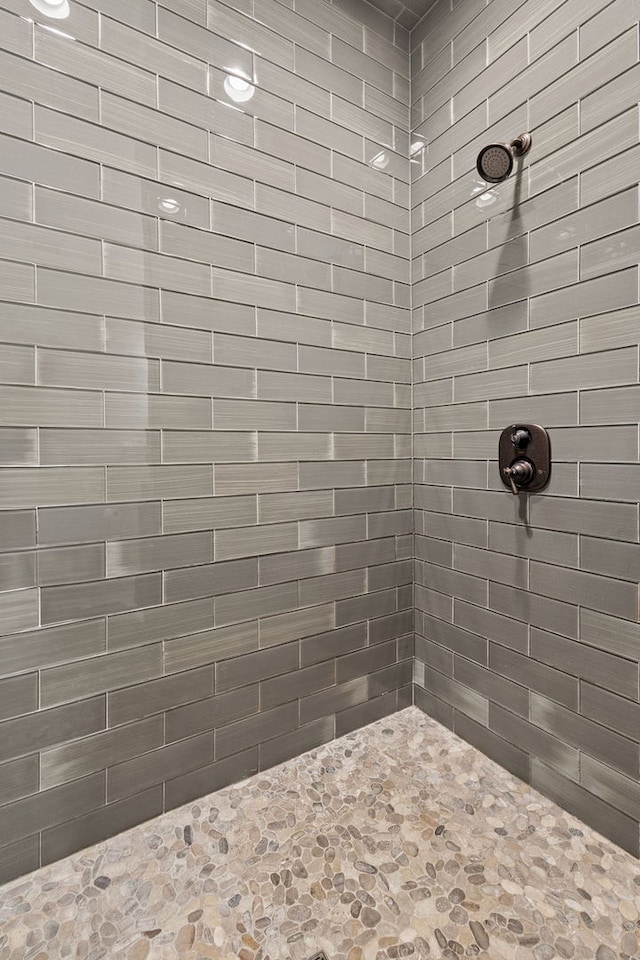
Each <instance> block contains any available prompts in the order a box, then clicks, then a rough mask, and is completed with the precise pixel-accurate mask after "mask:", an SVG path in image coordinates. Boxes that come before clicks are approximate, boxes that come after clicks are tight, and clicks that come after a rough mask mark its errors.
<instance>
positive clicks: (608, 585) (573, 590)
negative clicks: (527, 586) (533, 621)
mask: <svg viewBox="0 0 640 960" xmlns="http://www.w3.org/2000/svg"><path fill="white" fill-rule="evenodd" d="M531 589H532V590H534V591H535V592H536V593H540V594H542V595H543V596H547V597H551V598H552V599H556V600H564V601H569V602H573V603H575V602H578V603H580V604H581V605H583V606H585V607H589V608H590V609H594V610H601V611H602V612H603V613H613V614H618V615H619V616H625V617H627V619H629V618H634V617H635V616H636V615H637V606H638V598H637V590H636V589H635V588H634V586H633V585H632V584H630V583H628V582H625V581H621V580H614V579H612V578H610V577H600V576H597V575H596V574H592V573H582V572H578V571H573V570H567V569H565V568H562V567H552V566H550V565H548V564H543V563H538V562H537V561H534V562H532V564H531Z"/></svg>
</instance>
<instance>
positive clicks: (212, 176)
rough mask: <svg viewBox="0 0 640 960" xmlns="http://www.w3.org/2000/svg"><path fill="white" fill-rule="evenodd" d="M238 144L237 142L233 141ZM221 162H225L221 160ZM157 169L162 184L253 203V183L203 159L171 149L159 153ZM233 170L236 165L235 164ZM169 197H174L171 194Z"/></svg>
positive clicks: (227, 200)
mask: <svg viewBox="0 0 640 960" xmlns="http://www.w3.org/2000/svg"><path fill="white" fill-rule="evenodd" d="M233 146H234V147H236V148H237V147H238V146H239V145H238V144H233ZM220 163H221V165H222V164H223V161H222V160H220ZM158 169H159V173H160V179H161V181H162V182H163V183H168V184H171V185H174V184H175V185H176V186H178V187H182V188H184V189H186V190H189V191H193V192H194V193H196V194H199V195H201V196H203V197H211V199H212V200H221V201H223V202H224V203H237V204H240V205H242V206H252V205H253V184H252V183H251V182H250V181H249V180H247V178H246V176H243V175H242V174H240V173H235V172H234V173H231V172H229V170H226V169H219V168H218V167H215V166H211V165H210V164H208V163H203V162H202V161H201V160H198V159H192V158H191V157H183V156H181V155H179V154H177V153H171V152H170V151H169V150H164V149H161V150H160V152H159V159H158ZM232 169H233V170H235V169H236V167H235V166H234V167H232ZM169 199H171V200H173V197H172V196H170V197H169Z"/></svg>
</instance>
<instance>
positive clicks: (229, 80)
mask: <svg viewBox="0 0 640 960" xmlns="http://www.w3.org/2000/svg"><path fill="white" fill-rule="evenodd" d="M224 90H225V93H226V94H227V96H228V97H229V98H230V99H231V100H233V101H235V103H246V102H247V101H248V100H251V98H252V96H253V95H254V93H255V92H256V88H255V86H254V85H253V84H252V83H251V82H250V81H249V80H248V79H247V78H246V77H244V76H242V75H241V74H234V73H228V74H227V76H226V77H225V80H224Z"/></svg>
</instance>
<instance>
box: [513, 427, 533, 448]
mask: <svg viewBox="0 0 640 960" xmlns="http://www.w3.org/2000/svg"><path fill="white" fill-rule="evenodd" d="M530 440H531V434H530V433H529V431H528V430H525V429H524V428H523V427H518V428H517V429H515V430H514V431H513V433H512V434H511V443H512V444H513V445H514V447H517V448H518V449H520V448H521V447H526V445H527V444H528V443H529V441H530Z"/></svg>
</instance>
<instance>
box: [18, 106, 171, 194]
mask: <svg viewBox="0 0 640 960" xmlns="http://www.w3.org/2000/svg"><path fill="white" fill-rule="evenodd" d="M105 96H108V94H107V95H105ZM35 130H36V140H37V141H38V142H39V143H40V144H42V145H44V146H47V147H53V148H54V149H56V150H64V151H67V152H69V153H73V154H74V155H76V156H80V157H82V158H83V159H86V160H93V161H95V162H97V163H105V164H108V165H109V166H114V167H117V168H119V169H124V170H125V171H127V172H128V173H139V174H141V175H142V176H145V175H146V176H151V177H153V176H155V174H156V166H157V162H156V149H155V148H154V147H153V146H152V145H151V143H146V144H143V143H142V142H141V141H140V140H138V139H133V137H132V136H126V135H125V133H126V129H125V132H124V133H118V132H116V131H115V130H110V129H108V128H107V127H101V126H97V125H96V124H89V123H87V122H86V121H85V120H80V119H76V118H74V117H70V116H68V115H66V114H62V113H56V112H55V111H53V110H50V109H48V108H46V107H38V106H36V110H35ZM128 131H129V132H130V133H132V134H134V135H135V133H136V132H137V131H136V128H135V125H134V124H129V126H128ZM43 183H44V185H45V186H51V182H50V180H49V178H44V179H43Z"/></svg>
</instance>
